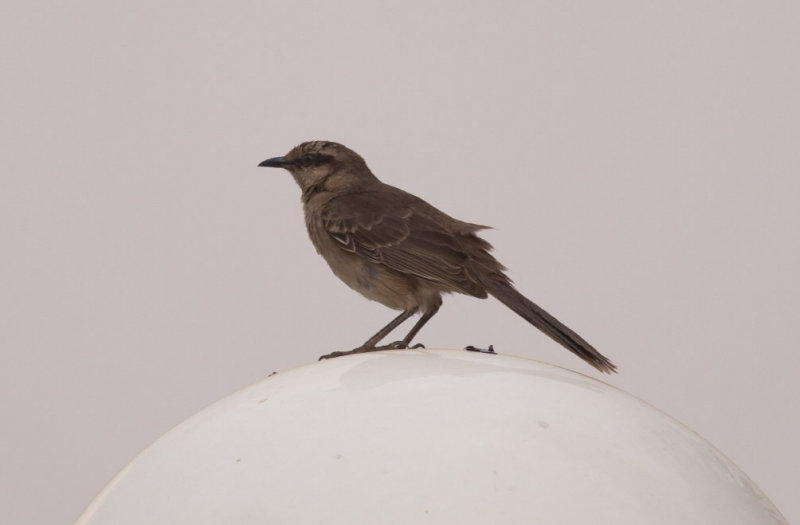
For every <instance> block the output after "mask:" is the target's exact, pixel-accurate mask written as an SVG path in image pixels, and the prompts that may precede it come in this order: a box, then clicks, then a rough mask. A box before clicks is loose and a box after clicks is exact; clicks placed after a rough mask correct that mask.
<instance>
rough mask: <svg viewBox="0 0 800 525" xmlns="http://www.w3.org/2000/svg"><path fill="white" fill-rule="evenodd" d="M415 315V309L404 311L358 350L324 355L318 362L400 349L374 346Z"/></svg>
mask: <svg viewBox="0 0 800 525" xmlns="http://www.w3.org/2000/svg"><path fill="white" fill-rule="evenodd" d="M415 313H417V308H416V307H414V308H411V309H409V310H405V311H404V312H403V313H401V314H400V315H398V316H397V317H395V318H394V319H392V320H391V321H390V322H389V324H387V325H386V326H384V327H383V328H381V329H380V330H378V333H377V334H375V335H373V336H372V337H370V338H369V339H367V341H366V342H365V343H364V344H363V345H361V346H359V347H358V348H354V349H352V350H348V351H346V352H331V353H330V354H325V355H323V356H321V357H320V360H322V359H331V358H333V357H339V356H343V355H348V354H363V353H364V352H374V351H376V350H388V349H394V348H400V347H396V346H393V345H394V344H395V343H392V344H391V345H386V346H379V347H376V346H375V345H376V344H378V343H379V342H380V340H381V339H383V338H384V337H386V336H387V335H389V333H390V332H391V331H392V330H394V329H395V328H397V327H398V326H400V325H401V324H402V323H403V321H405V320H406V319H408V318H409V317H411V316H412V315H414V314H415ZM423 317H424V316H423ZM420 321H422V319H420ZM417 324H419V322H417ZM423 324H424V323H423ZM414 328H416V325H415V326H414ZM419 328H422V326H420V327H419ZM419 328H417V330H419ZM412 330H413V329H412ZM414 333H416V332H414ZM412 335H413V334H412ZM402 348H405V346H404V347H402Z"/></svg>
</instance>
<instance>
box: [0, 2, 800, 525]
mask: <svg viewBox="0 0 800 525" xmlns="http://www.w3.org/2000/svg"><path fill="white" fill-rule="evenodd" d="M50 4H51V5H48V3H39V2H14V1H11V2H4V3H3V4H2V5H0V26H2V31H0V41H1V42H0V43H1V44H2V45H0V56H1V57H2V64H3V75H2V80H0V95H1V96H0V111H2V119H1V120H0V139H2V144H3V164H4V169H3V171H2V175H0V241H1V242H0V250H1V251H0V352H1V353H0V359H1V361H0V375H1V376H2V381H0V424H1V425H2V427H1V428H2V432H1V433H0V437H1V438H2V447H1V448H0V450H2V455H3V457H2V464H3V468H2V469H0V505H2V515H3V516H5V518H4V521H5V522H7V523H32V524H50V523H69V522H71V521H72V520H74V519H75V518H76V517H77V516H78V515H79V513H80V512H81V511H82V509H83V508H84V507H85V506H86V504H88V502H89V501H90V499H91V498H92V497H93V496H94V495H95V494H96V493H97V492H98V491H99V490H100V489H101V488H102V487H103V486H104V485H105V484H106V483H107V482H108V481H109V480H110V478H111V477H112V476H113V475H114V474H115V473H116V472H117V471H118V470H119V469H120V468H122V467H123V466H124V465H125V464H126V463H127V462H128V461H129V460H131V459H132V458H133V457H134V456H135V455H136V454H137V453H138V452H139V451H141V450H142V449H143V448H144V447H145V446H147V445H148V444H149V443H150V442H152V441H153V440H155V439H156V438H158V437H159V436H160V435H161V434H163V433H164V432H165V431H167V430H168V429H170V428H171V427H172V426H174V425H176V424H178V423H180V422H181V421H182V420H184V419H185V418H186V417H188V416H190V415H191V414H193V413H194V412H196V411H197V410H199V409H201V408H203V407H204V406H206V405H207V404H209V403H211V402H213V401H214V400H216V399H219V398H220V397H222V396H224V395H226V394H228V393H230V392H232V391H234V390H237V389H240V388H242V387H244V386H246V385H248V384H250V383H252V382H255V381H258V380H259V379H261V378H263V377H265V376H266V375H267V374H269V373H270V372H272V371H274V370H286V369H288V368H292V367H295V366H299V365H302V364H306V363H309V362H312V361H314V360H315V359H316V358H317V356H318V355H320V354H322V353H327V352H329V351H332V350H342V349H348V348H352V347H354V346H356V345H358V344H360V343H361V342H363V340H364V339H366V338H367V337H368V336H369V335H371V334H372V333H374V332H375V331H376V330H377V329H378V328H379V327H381V326H382V325H383V324H385V323H386V322H387V321H388V320H389V319H390V318H392V317H393V316H394V315H395V314H394V312H392V311H389V310H387V309H385V308H384V307H382V306H381V305H379V304H377V303H370V302H368V301H366V300H365V299H363V298H361V297H360V296H358V295H357V294H355V293H354V292H352V291H350V290H349V289H348V288H347V287H346V286H345V285H343V284H342V283H340V282H339V281H338V280H337V279H336V278H335V277H334V276H333V275H332V274H331V273H330V271H329V269H328V268H327V266H326V265H325V263H324V261H322V259H320V258H319V257H318V256H317V255H316V254H315V253H314V250H313V247H312V246H311V244H310V242H309V241H308V239H307V237H306V233H305V229H304V224H303V220H302V212H301V209H300V202H299V191H298V189H297V188H296V187H295V185H294V182H293V181H292V180H291V178H290V177H289V175H288V174H286V173H285V172H282V171H278V170H265V169H261V168H256V165H257V164H258V163H259V162H260V161H261V160H263V159H265V158H267V157H271V156H275V155H281V154H283V153H285V152H286V151H288V150H289V149H290V148H291V147H292V146H294V145H295V144H297V143H299V142H302V141H304V140H309V139H327V140H335V141H338V142H342V143H344V144H346V145H348V146H350V147H352V148H353V149H355V150H356V151H358V152H359V153H361V154H362V155H363V156H364V157H365V158H366V160H367V162H368V164H369V165H370V166H371V168H372V169H373V171H374V172H375V173H376V174H377V175H378V176H379V177H381V178H382V179H383V180H384V181H385V182H388V183H390V184H394V185H397V186H400V187H402V188H404V189H406V190H408V191H411V192H413V193H416V194H417V195H419V196H421V197H423V198H425V199H426V200H428V201H430V202H431V203H434V204H435V205H437V206H438V207H440V208H442V209H443V210H445V211H446V212H448V213H450V214H451V215H453V216H455V217H457V218H460V219H463V220H467V221H472V222H478V223H483V224H489V225H492V226H494V227H495V228H496V229H495V230H493V231H490V232H488V233H487V235H486V237H487V238H488V239H489V240H490V241H491V242H492V243H493V244H494V245H495V247H496V254H497V256H498V258H499V259H500V260H501V261H502V262H504V263H505V264H506V265H507V266H508V267H509V268H510V275H511V277H512V278H513V279H514V280H515V282H516V283H517V285H518V287H519V288H520V289H521V290H522V291H523V292H524V293H526V294H527V295H528V296H530V297H531V298H532V299H534V300H535V301H536V302H538V303H539V304H541V305H542V306H544V307H545V308H547V309H548V310H549V311H551V312H552V313H553V314H555V315H556V316H557V317H559V318H560V319H562V320H563V321H565V322H566V323H567V324H568V325H569V326H571V327H572V328H574V329H575V330H576V331H578V332H579V333H580V334H582V335H583V336H584V337H586V338H587V339H588V340H589V341H591V342H592V343H593V344H594V345H596V346H597V347H598V348H599V349H600V350H601V351H603V352H604V353H605V354H606V355H608V356H609V357H610V358H611V359H613V360H614V362H615V363H617V365H619V367H620V374H619V375H618V376H614V377H611V378H608V379H607V380H608V381H609V382H610V383H611V384H613V385H615V386H617V387H619V388H622V389H623V390H626V391H628V392H630V393H632V394H634V395H636V396H638V397H640V398H642V399H644V400H646V401H648V402H650V403H651V404H653V405H655V406H656V407H659V408H660V409H662V410H664V411H665V412H667V413H669V414H670V415H672V416H674V417H675V418H677V419H678V420H680V421H682V422H683V423H685V424H686V425H688V426H690V427H691V428H693V429H695V430H696V431H697V432H699V433H700V434H701V435H703V436H704V437H705V438H707V439H708V440H709V441H710V442H711V443H713V444H714V445H716V446H717V447H718V448H719V449H720V450H721V451H723V452H724V453H725V454H726V455H727V456H729V457H730V458H731V459H733V461H735V462H736V463H737V464H738V465H739V466H740V467H741V468H742V469H743V470H744V471H745V472H746V473H747V474H748V475H749V476H750V477H751V478H752V479H753V480H754V481H755V482H756V483H757V484H758V485H759V486H760V487H761V488H762V489H763V490H764V491H765V492H766V493H767V495H768V496H769V497H770V498H771V499H772V500H773V501H774V503H775V504H776V505H777V506H778V508H780V509H781V511H782V512H783V513H784V514H785V516H786V517H787V519H788V520H789V521H790V522H800V501H798V499H797V487H798V486H800V458H799V457H798V454H797V442H798V439H800V429H799V428H798V427H799V426H800V423H799V422H798V419H799V417H798V410H797V406H796V405H797V402H798V400H800V387H798V384H797V381H796V380H795V377H796V374H797V370H798V367H800V348H798V345H797V337H796V332H797V329H798V326H800V278H799V277H798V268H800V243H798V230H799V229H800V212H799V211H798V202H799V201H800V181H799V180H798V174H799V173H800V147H798V140H800V97H798V93H800V68H798V64H800V10H799V8H798V4H797V3H796V2H767V3H763V2H762V3H757V2H730V1H725V2H723V1H718V2H700V3H698V2H662V3H661V5H650V4H648V5H644V4H642V3H640V2H632V1H631V2H623V1H617V2H610V3H604V4H603V5H601V4H600V3H597V2H570V3H566V2H546V3H542V2H524V3H523V2H519V3H505V4H497V3H496V2H491V3H490V2H473V3H471V4H469V5H467V4H466V3H463V2H450V3H446V2H433V3H430V2H418V3H415V2H404V3H396V4H388V3H375V2H337V3H333V2H331V3H322V2H319V3H310V2H285V3H283V2H282V3H277V2H260V1H259V2H256V1H249V2H248V1H241V2H233V3H222V2H210V1H193V2H170V3H164V2H155V1H152V0H146V1H139V2H134V3H126V4H120V3H116V2H99V1H90V2H83V3H78V4H75V3H69V4H63V5H52V4H53V3H50ZM454 188H456V189H454ZM520 240H522V242H520ZM419 340H420V341H422V342H424V343H425V344H426V345H428V346H429V347H451V348H453V347H455V348H458V347H463V346H465V345H467V344H477V345H486V344H490V343H492V344H494V345H495V347H496V348H497V349H498V350H499V351H500V352H503V353H507V354H514V355H519V356H523V357H529V358H534V359H539V360H543V361H547V362H551V363H555V364H558V365H562V366H566V367H569V368H572V369H575V370H578V371H580V372H582V373H586V374H590V375H594V376H598V374H596V373H595V372H594V371H593V369H591V368H590V367H588V366H586V365H585V364H583V363H582V362H581V361H579V360H578V359H577V358H574V357H573V356H572V355H571V354H569V353H568V352H566V351H564V350H563V349H562V348H561V347H559V346H558V345H557V344H555V343H553V342H552V341H550V340H549V339H547V338H546V337H545V336H543V335H541V334H539V333H538V332H537V331H536V330H535V329H533V328H532V327H530V326H529V325H527V324H526V323H525V322H524V321H522V320H521V319H520V318H519V317H517V316H516V315H515V314H513V313H511V312H510V311H509V310H507V309H505V307H503V306H502V305H501V304H499V303H498V302H496V301H494V300H487V301H479V300H475V299H472V298H466V297H450V298H447V299H446V300H445V304H444V307H443V308H442V310H441V312H440V313H439V314H438V315H437V317H436V318H435V319H434V320H433V321H432V322H431V324H430V325H429V326H427V327H426V328H425V329H424V330H423V332H422V333H421V336H420V338H419ZM320 438H321V439H324V429H320Z"/></svg>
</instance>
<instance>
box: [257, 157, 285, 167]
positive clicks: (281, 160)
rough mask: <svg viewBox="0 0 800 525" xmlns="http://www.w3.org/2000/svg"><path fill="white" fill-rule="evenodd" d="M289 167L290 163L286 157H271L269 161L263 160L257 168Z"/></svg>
mask: <svg viewBox="0 0 800 525" xmlns="http://www.w3.org/2000/svg"><path fill="white" fill-rule="evenodd" d="M291 165H292V162H291V161H289V160H286V157H273V158H271V159H267V160H265V161H264V162H262V163H261V164H259V165H258V166H259V167H264V168H285V167H287V166H291Z"/></svg>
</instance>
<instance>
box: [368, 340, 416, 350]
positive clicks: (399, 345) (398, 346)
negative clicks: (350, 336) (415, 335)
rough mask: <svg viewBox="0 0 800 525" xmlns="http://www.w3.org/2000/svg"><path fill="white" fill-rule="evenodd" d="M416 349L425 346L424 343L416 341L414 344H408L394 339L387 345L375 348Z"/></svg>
mask: <svg viewBox="0 0 800 525" xmlns="http://www.w3.org/2000/svg"><path fill="white" fill-rule="evenodd" d="M408 348H410V349H412V350H416V349H418V348H425V345H424V344H422V343H417V344H415V345H414V346H408V344H406V343H404V342H403V341H395V342H394V343H389V344H388V345H383V346H379V347H377V348H376V350H406V349H408Z"/></svg>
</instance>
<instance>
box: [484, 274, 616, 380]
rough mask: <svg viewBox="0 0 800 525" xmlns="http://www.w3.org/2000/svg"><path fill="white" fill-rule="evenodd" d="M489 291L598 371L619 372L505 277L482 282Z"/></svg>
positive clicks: (501, 275)
mask: <svg viewBox="0 0 800 525" xmlns="http://www.w3.org/2000/svg"><path fill="white" fill-rule="evenodd" d="M481 281H482V282H483V285H484V286H486V290H487V291H488V292H489V293H490V294H492V295H493V296H494V297H496V298H497V300H499V301H500V302H501V303H503V304H504V305H506V306H508V307H509V308H511V309H512V310H514V311H515V312H516V313H517V314H519V315H520V316H521V317H522V318H523V319H525V320H526V321H528V322H529V323H531V324H532V325H533V326H535V327H536V328H538V329H539V330H541V331H542V332H544V333H545V334H547V335H549V336H550V337H552V338H553V339H554V340H555V341H557V342H559V343H561V345H562V346H564V348H566V349H567V350H569V351H570V352H572V353H574V354H575V355H577V356H578V357H580V358H581V359H583V360H584V361H586V362H587V363H589V364H590V365H592V366H593V367H595V368H596V369H598V370H600V371H601V372H604V373H606V374H610V373H612V372H616V371H617V367H616V365H614V363H612V362H611V361H610V360H609V359H608V358H607V357H605V356H604V355H603V354H601V353H600V352H598V351H597V350H596V349H595V348H594V347H593V346H592V345H590V344H589V343H587V342H586V341H585V340H584V339H583V338H582V337H581V336H579V335H578V334H576V333H575V332H573V331H572V330H570V329H569V328H567V327H566V326H565V325H564V324H563V323H562V322H561V321H559V320H558V319H556V318H555V317H553V316H552V315H550V314H549V313H547V312H545V311H544V310H543V309H542V308H540V307H539V306H538V305H536V304H534V303H533V302H532V301H530V300H529V299H528V298H527V297H525V296H524V295H522V294H521V293H519V292H518V291H517V290H516V288H514V286H513V285H512V284H511V283H510V282H509V280H508V278H507V277H505V275H503V274H501V273H500V274H494V275H491V276H490V277H488V278H486V279H482V280H481Z"/></svg>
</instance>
